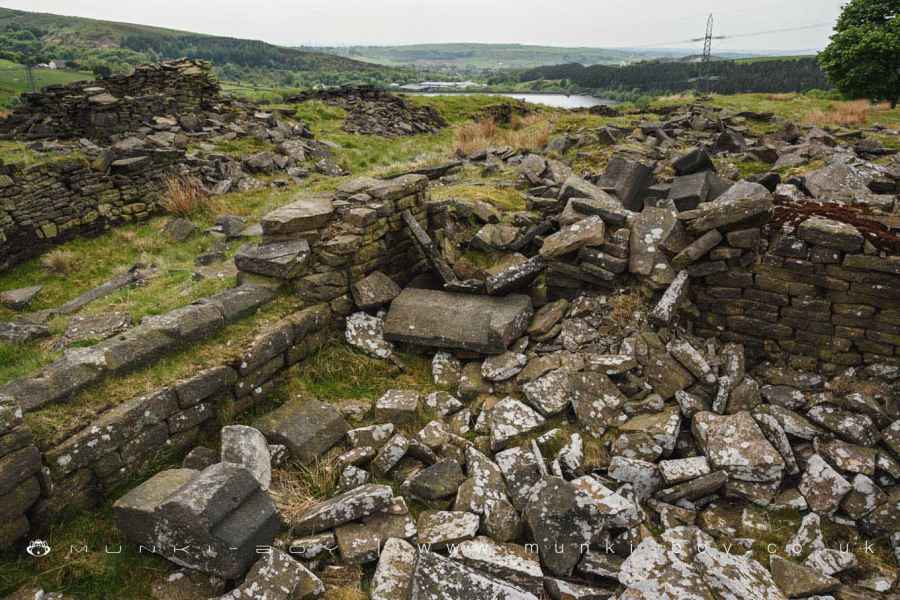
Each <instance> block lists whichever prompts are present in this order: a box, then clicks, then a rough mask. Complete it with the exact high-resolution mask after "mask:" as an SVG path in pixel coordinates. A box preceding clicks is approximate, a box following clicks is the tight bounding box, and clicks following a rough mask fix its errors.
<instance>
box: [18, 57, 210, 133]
mask: <svg viewBox="0 0 900 600" xmlns="http://www.w3.org/2000/svg"><path fill="white" fill-rule="evenodd" d="M218 94H219V85H218V83H217V82H216V81H215V78H214V77H213V75H212V65H211V64H210V63H208V62H205V61H194V60H178V61H167V62H162V63H158V64H151V65H141V66H139V67H136V68H135V71H134V73H133V74H131V75H118V76H114V77H110V78H108V79H103V80H98V81H79V82H75V83H71V84H68V85H58V86H49V87H46V88H44V89H43V90H42V91H41V92H39V93H32V94H24V95H23V96H22V104H21V106H19V107H18V108H17V109H16V110H15V111H14V112H13V114H12V115H11V116H10V117H8V118H7V119H6V120H4V121H2V122H0V134H3V135H5V136H9V137H16V138H22V139H44V138H78V137H86V138H88V139H93V140H98V141H107V140H109V138H110V137H111V136H112V135H114V134H116V133H122V132H126V131H132V130H134V129H137V128H138V127H140V126H141V125H142V124H143V123H144V122H146V121H148V120H149V119H151V118H152V117H154V116H157V115H162V114H189V113H191V112H196V111H199V110H202V109H204V108H206V107H207V106H208V105H209V104H210V103H211V102H213V101H214V100H215V99H216V98H217V97H218Z"/></svg>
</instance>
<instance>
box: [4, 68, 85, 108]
mask: <svg viewBox="0 0 900 600" xmlns="http://www.w3.org/2000/svg"><path fill="white" fill-rule="evenodd" d="M32 73H33V76H34V85H35V88H36V89H40V88H42V87H44V86H48V85H57V84H64V83H69V82H72V81H82V80H85V79H93V78H94V74H93V73H91V72H90V71H51V70H48V69H35V70H33V71H32ZM29 91H31V88H30V87H29V84H28V73H27V71H26V70H25V67H24V66H23V65H20V64H19V63H14V62H12V61H9V60H2V59H0V107H7V106H9V104H10V102H11V101H12V100H13V99H14V98H17V97H18V96H19V95H20V94H21V93H22V92H29Z"/></svg>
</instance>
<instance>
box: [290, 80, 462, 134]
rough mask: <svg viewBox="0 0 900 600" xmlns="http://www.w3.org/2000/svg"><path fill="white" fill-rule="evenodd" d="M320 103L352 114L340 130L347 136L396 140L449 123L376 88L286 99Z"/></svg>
mask: <svg viewBox="0 0 900 600" xmlns="http://www.w3.org/2000/svg"><path fill="white" fill-rule="evenodd" d="M309 100H320V101H322V102H327V103H329V104H333V105H335V106H340V107H341V108H344V109H346V110H347V112H348V113H349V114H348V115H347V118H346V119H345V120H344V124H343V126H342V127H341V128H342V129H343V130H344V131H346V132H347V133H358V134H363V135H381V136H385V137H396V136H404V135H417V134H420V133H435V132H437V131H439V130H441V129H442V128H444V127H446V126H447V121H445V120H444V118H443V117H442V116H441V114H440V113H439V112H438V111H437V110H435V109H434V108H432V107H430V106H417V105H415V104H413V103H412V102H409V101H408V100H406V99H405V98H403V97H402V96H397V95H395V94H391V93H389V92H385V91H384V90H380V89H378V88H374V87H366V86H360V87H340V88H332V89H326V90H312V91H308V92H303V93H300V94H297V95H295V96H291V97H289V98H287V102H297V103H302V102H307V101H309Z"/></svg>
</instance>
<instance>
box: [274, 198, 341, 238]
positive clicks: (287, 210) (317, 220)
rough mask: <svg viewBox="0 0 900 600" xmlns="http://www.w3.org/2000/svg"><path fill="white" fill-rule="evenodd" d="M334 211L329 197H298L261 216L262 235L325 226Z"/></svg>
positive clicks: (308, 229) (301, 230)
mask: <svg viewBox="0 0 900 600" xmlns="http://www.w3.org/2000/svg"><path fill="white" fill-rule="evenodd" d="M333 213H334V205H333V204H332V202H331V199H330V198H326V197H321V198H317V197H311V198H300V199H298V200H295V201H294V202H291V203H290V204H286V205H285V206H282V207H281V208H277V209H275V210H273V211H272V212H270V213H269V214H267V215H266V216H264V217H263V218H262V222H261V225H262V230H263V235H266V236H283V235H290V234H293V233H302V232H304V231H312V230H315V229H319V228H320V227H323V226H325V225H326V224H327V223H328V221H329V220H331V215H332V214H333Z"/></svg>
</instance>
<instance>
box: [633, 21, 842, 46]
mask: <svg viewBox="0 0 900 600" xmlns="http://www.w3.org/2000/svg"><path fill="white" fill-rule="evenodd" d="M831 26H832V24H831V23H814V24H812V25H801V26H798V27H784V28H781V29H768V30H766V31H754V32H752V33H736V34H733V35H719V36H714V37H713V38H712V39H715V40H730V39H735V38H747V37H756V36H760V35H769V34H772V33H787V32H790V31H803V30H806V29H818V28H820V27H831ZM705 39H706V38H705V37H701V38H691V39H688V40H678V41H674V42H659V43H655V44H642V45H639V46H618V47H617V48H619V49H638V48H658V47H661V46H675V45H678V44H693V43H696V42H703V41H705Z"/></svg>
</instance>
